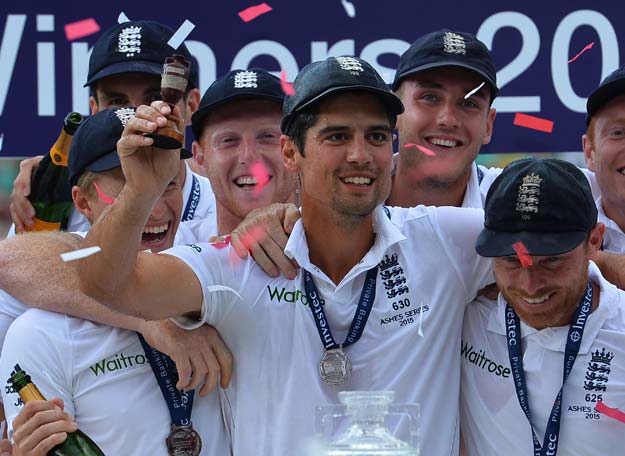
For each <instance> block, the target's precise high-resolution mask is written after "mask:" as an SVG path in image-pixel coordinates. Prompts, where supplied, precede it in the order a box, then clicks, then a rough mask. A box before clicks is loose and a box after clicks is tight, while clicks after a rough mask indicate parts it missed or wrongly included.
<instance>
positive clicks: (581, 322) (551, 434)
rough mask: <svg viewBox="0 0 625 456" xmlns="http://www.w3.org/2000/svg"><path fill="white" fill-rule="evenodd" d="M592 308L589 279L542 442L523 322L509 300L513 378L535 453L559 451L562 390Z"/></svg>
mask: <svg viewBox="0 0 625 456" xmlns="http://www.w3.org/2000/svg"><path fill="white" fill-rule="evenodd" d="M591 308H592V285H591V284H590V282H588V285H586V292H585V293H584V297H583V298H582V300H581V301H580V302H579V304H578V306H577V310H576V311H575V314H574V315H573V323H571V325H570V327H569V332H568V335H567V336H566V347H565V349H564V370H563V372H562V386H561V387H560V391H559V392H558V395H557V396H556V399H555V401H554V403H553V407H552V408H551V413H550V415H549V420H547V428H546V429H545V438H544V439H543V444H542V446H541V444H540V442H539V440H538V437H537V436H536V433H535V432H534V427H533V426H532V419H531V417H530V408H529V403H528V391H527V384H526V383H525V372H524V371H523V353H522V350H521V324H520V322H519V316H518V315H517V314H516V312H515V311H514V309H513V308H512V307H510V305H509V304H507V305H506V316H505V323H506V337H507V340H508V356H509V358H510V368H511V369H512V379H513V381H514V388H515V390H516V394H517V398H518V400H519V405H520V406H521V408H522V409H523V412H525V416H526V417H527V421H529V423H530V427H531V429H532V439H533V442H534V456H548V455H555V454H556V453H557V452H558V438H559V436H560V417H561V416H562V390H563V388H564V384H565V383H566V379H567V378H568V376H569V373H570V372H571V370H572V369H573V364H575V359H576V358H577V354H578V353H579V348H580V346H581V345H582V336H583V335H584V328H585V327H586V321H588V315H590V310H591Z"/></svg>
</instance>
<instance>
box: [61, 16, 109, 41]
mask: <svg viewBox="0 0 625 456" xmlns="http://www.w3.org/2000/svg"><path fill="white" fill-rule="evenodd" d="M99 31H100V26H99V25H98V23H97V22H96V21H95V19H94V18H92V17H90V18H89V19H83V20H82V21H78V22H72V23H71V24H65V37H66V38H67V40H68V41H74V40H77V39H78V38H83V37H85V36H89V35H93V34H94V33H97V32H99Z"/></svg>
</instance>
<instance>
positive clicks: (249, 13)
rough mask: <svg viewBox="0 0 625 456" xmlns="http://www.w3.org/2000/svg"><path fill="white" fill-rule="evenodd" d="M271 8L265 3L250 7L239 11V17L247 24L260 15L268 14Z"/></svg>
mask: <svg viewBox="0 0 625 456" xmlns="http://www.w3.org/2000/svg"><path fill="white" fill-rule="evenodd" d="M272 9H273V8H271V6H269V5H267V4H266V3H261V4H259V5H256V6H250V7H249V8H246V9H244V10H243V11H239V17H240V18H241V19H243V22H249V21H252V20H254V19H256V18H257V17H258V16H260V15H261V14H265V13H268V12H269V11H271V10H272Z"/></svg>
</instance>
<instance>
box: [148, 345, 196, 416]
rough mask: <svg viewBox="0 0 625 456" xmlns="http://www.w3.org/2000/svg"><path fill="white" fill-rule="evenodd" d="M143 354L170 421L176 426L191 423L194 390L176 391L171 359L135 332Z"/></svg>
mask: <svg viewBox="0 0 625 456" xmlns="http://www.w3.org/2000/svg"><path fill="white" fill-rule="evenodd" d="M137 336H139V340H140V341H141V345H143V350H144V351H145V356H146V358H147V359H148V361H149V362H150V367H152V372H154V377H156V381H157V382H158V386H159V387H160V388H161V393H163V398H164V399H165V402H166V403H167V408H168V409H169V415H170V416H171V421H172V422H173V423H174V424H175V425H176V426H188V425H189V424H191V409H192V408H193V396H194V393H195V390H191V391H188V392H185V391H178V390H177V389H176V383H178V371H177V370H176V365H175V364H174V362H173V361H172V359H171V358H170V357H169V356H167V355H166V354H164V353H161V352H160V351H158V350H157V349H155V348H152V347H150V345H149V344H148V343H147V342H146V341H145V339H144V338H143V336H142V335H141V334H139V333H137Z"/></svg>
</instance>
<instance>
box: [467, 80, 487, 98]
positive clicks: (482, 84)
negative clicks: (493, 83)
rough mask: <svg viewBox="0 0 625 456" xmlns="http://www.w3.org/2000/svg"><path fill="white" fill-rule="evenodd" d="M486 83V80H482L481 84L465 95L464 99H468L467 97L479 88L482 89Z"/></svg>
mask: <svg viewBox="0 0 625 456" xmlns="http://www.w3.org/2000/svg"><path fill="white" fill-rule="evenodd" d="M484 84H486V81H484V82H482V83H481V84H480V85H479V86H477V87H476V88H475V89H473V90H471V91H470V92H469V93H467V94H466V95H465V96H464V99H465V100H466V99H467V98H469V97H470V96H471V95H473V94H474V93H476V92H477V91H478V90H480V89H481V88H482V87H484Z"/></svg>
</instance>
